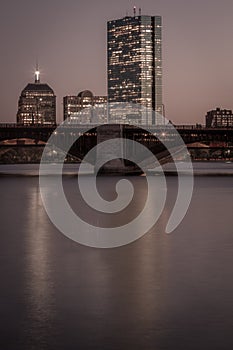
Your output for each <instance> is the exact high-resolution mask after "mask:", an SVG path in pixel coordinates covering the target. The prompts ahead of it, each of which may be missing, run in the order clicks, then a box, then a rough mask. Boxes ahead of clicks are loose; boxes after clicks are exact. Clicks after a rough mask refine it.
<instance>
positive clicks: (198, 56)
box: [0, 0, 233, 123]
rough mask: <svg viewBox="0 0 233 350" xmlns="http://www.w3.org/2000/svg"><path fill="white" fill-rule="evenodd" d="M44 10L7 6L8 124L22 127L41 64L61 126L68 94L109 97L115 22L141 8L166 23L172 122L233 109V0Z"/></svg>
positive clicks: (4, 106)
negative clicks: (23, 104) (110, 30)
mask: <svg viewBox="0 0 233 350" xmlns="http://www.w3.org/2000/svg"><path fill="white" fill-rule="evenodd" d="M54 4H55V3H54ZM67 4H68V6H67ZM43 5H44V6H45V2H43V1H41V3H40V6H39V7H38V8H36V6H35V4H34V3H32V2H31V3H30V2H28V1H24V2H23V3H20V4H17V3H16V4H14V5H13V7H12V4H11V3H6V4H4V6H3V7H4V8H3V11H2V20H1V29H2V30H1V39H2V43H3V52H4V55H3V57H2V64H1V70H2V71H1V77H2V85H1V86H2V89H1V95H0V96H1V97H0V101H1V115H0V121H1V122H5V121H6V122H15V115H16V111H17V101H18V96H19V94H20V91H22V88H23V86H24V85H26V84H27V83H28V81H29V80H31V75H32V72H33V70H34V65H35V62H36V59H38V60H39V64H40V67H41V68H42V77H41V79H42V82H46V83H48V84H49V85H51V86H52V87H53V89H54V92H55V94H56V95H57V99H58V104H57V111H58V115H57V121H58V122H61V121H62V117H63V115H62V97H63V96H66V95H75V94H77V93H78V91H83V90H86V89H88V90H91V91H93V93H94V94H95V95H106V91H107V89H106V81H107V79H106V61H107V57H106V56H107V55H106V36H107V35H106V33H107V21H109V20H112V19H114V18H122V17H124V16H125V15H126V11H128V14H129V15H133V6H134V5H135V6H137V9H138V8H139V7H142V14H145V15H155V16H156V15H161V16H162V18H163V41H164V45H163V61H164V65H163V73H164V80H163V89H164V103H165V107H166V116H167V118H169V119H171V120H173V121H174V122H175V123H195V122H203V120H204V116H205V114H206V111H207V110H211V109H214V108H215V107H216V106H219V107H223V108H229V109H230V108H232V97H231V88H232V81H233V73H232V71H231V65H232V63H231V62H232V58H233V49H232V44H231V37H232V32H233V29H232V25H231V21H230V19H231V13H232V9H233V4H232V3H231V2H230V1H227V0H225V1H221V2H220V1H208V0H207V1H205V3H204V4H202V3H201V2H200V1H196V2H195V3H192V2H191V1H181V0H177V1H176V3H175V4H174V3H172V1H170V0H167V1H166V0H165V1H163V2H162V1H158V2H157V3H156V4H154V3H153V2H152V1H144V2H143V4H141V3H139V2H137V1H135V2H134V3H132V2H131V1H128V2H127V1H118V2H117V4H115V3H112V4H111V5H110V4H109V3H107V2H105V1H99V2H98V3H95V4H93V5H91V6H90V4H88V3H81V2H74V1H71V0H70V1H68V3H66V4H65V3H64V2H61V1H58V2H56V6H55V7H56V8H54V7H53V6H52V4H51V3H50V4H47V3H46V6H47V7H46V12H45V11H44V7H43ZM35 10H36V13H37V16H35ZM42 16H43V26H42V25H41V18H42ZM64 28H65V29H64ZM6 39H7V40H6ZM75 43H77V45H75ZM29 67H30V68H29ZM6 87H7V88H6Z"/></svg>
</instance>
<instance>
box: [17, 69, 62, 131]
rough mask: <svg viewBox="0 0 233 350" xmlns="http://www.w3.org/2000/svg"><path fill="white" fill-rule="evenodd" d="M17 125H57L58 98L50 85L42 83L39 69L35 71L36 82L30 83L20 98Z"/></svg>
mask: <svg viewBox="0 0 233 350" xmlns="http://www.w3.org/2000/svg"><path fill="white" fill-rule="evenodd" d="M17 123H19V124H24V125H27V124H29V125H33V124H45V125H53V124H56V96H55V94H54V92H53V90H52V89H51V87H50V86H49V85H48V84H43V83H41V82H40V72H39V70H38V68H37V69H36V71H35V82H34V83H29V84H28V85H27V86H26V87H25V88H24V89H23V91H22V92H21V95H20V97H19V102H18V112H17Z"/></svg>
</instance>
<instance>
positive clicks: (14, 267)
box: [0, 164, 233, 350]
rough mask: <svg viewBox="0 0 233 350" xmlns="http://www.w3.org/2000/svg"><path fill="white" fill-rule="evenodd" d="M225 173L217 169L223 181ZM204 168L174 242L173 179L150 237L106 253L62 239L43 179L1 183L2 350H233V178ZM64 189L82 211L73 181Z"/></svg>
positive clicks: (141, 190) (108, 184) (141, 182)
mask: <svg viewBox="0 0 233 350" xmlns="http://www.w3.org/2000/svg"><path fill="white" fill-rule="evenodd" d="M226 166H227V165H226V164H222V165H221V164H218V168H219V169H220V170H221V171H222V172H223V169H225V168H224V167H226ZM200 167H201V170H202V171H204V170H205V176H197V177H195V188H194V194H193V199H192V202H191V205H190V208H189V211H188V213H187V215H186V217H185V219H184V220H183V222H182V223H181V225H180V226H179V227H178V228H177V229H176V231H175V232H174V233H173V234H171V235H166V234H165V233H164V232H165V226H166V223H167V220H168V217H169V213H170V211H171V208H172V205H173V203H174V198H175V194H176V187H177V178H176V177H168V178H167V183H168V188H169V193H170V194H169V197H168V201H167V203H166V207H165V209H164V211H163V213H162V216H161V218H160V220H159V221H158V222H157V224H156V225H155V226H154V227H153V229H151V230H150V231H149V232H148V233H147V234H146V235H145V236H144V237H142V238H141V239H140V240H138V241H136V242H134V243H132V244H130V245H128V246H124V247H121V248H117V249H107V250H101V249H94V248H88V247H84V246H81V245H79V244H77V243H75V242H72V241H71V240H69V239H68V238H66V237H65V236H63V235H62V234H61V233H59V232H58V231H57V229H56V228H55V227H54V226H53V225H52V223H51V222H50V220H49V218H48V217H47V214H46V213H45V210H44V208H43V206H42V202H41V199H40V193H39V187H38V177H36V176H34V177H33V176H19V175H13V174H12V176H10V177H9V176H2V177H0V194H1V211H0V230H1V235H0V239H1V248H0V274H1V275H0V278H1V279H0V280H1V288H0V322H1V328H0V329H1V336H0V349H4V350H5V349H12V350H18V349H20V350H21V349H26V350H27V349H36V350H37V349H38V350H41V349H45V350H47V349H51V350H53V349H62V350H63V349H64V350H65V349H68V350H69V349H81V350H82V349H84V350H86V349H100V350H105V349H106V350H112V349H113V350H115V349H129V350H131V349H143V350H144V349H145V350H150V349H151V350H152V349H153V350H159V349H169V350H174V349H185V350H189V349H191V350H192V349H197V350H199V349H201V350H202V349H205V350H209V349H211V350H213V349H219V350H222V349H227V350H228V349H229V350H230V349H232V348H233V172H232V176H208V175H207V174H208V167H209V168H210V169H212V168H213V166H212V164H211V165H208V166H207V165H205V166H202V165H196V168H200ZM230 167H231V168H232V165H230V164H229V167H228V171H227V172H228V173H230V171H229V168H230ZM2 169H3V168H2ZM11 170H12V169H11ZM31 170H32V169H30V171H31ZM0 171H1V169H0ZM4 171H6V168H4ZM21 171H22V169H21ZM211 172H212V175H213V170H211ZM22 173H23V171H22ZM22 173H21V175H22ZM31 175H32V174H31ZM131 180H132V182H133V183H134V185H135V188H136V189H137V193H138V195H136V197H135V201H136V204H135V205H133V206H132V208H131V214H130V215H132V216H133V215H134V210H135V213H137V211H138V208H140V206H141V203H143V200H144V197H145V196H146V186H145V178H143V177H132V178H131ZM114 181H116V180H114V179H112V178H105V177H102V178H100V179H99V186H100V190H102V191H103V193H105V195H108V194H110V197H111V193H114V186H113V182H114ZM64 185H65V188H66V193H67V194H68V195H69V194H70V201H71V202H72V203H73V205H74V206H75V205H77V206H78V204H80V202H79V200H77V198H76V199H75V194H74V191H73V189H74V188H75V186H76V185H77V178H76V177H73V176H67V177H65V178H64ZM76 209H77V210H78V208H76ZM152 209H153V208H152ZM117 220H120V219H119V218H118V217H117ZM122 220H123V221H124V220H125V218H123V219H122Z"/></svg>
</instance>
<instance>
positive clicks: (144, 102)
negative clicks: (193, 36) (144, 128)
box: [108, 11, 163, 124]
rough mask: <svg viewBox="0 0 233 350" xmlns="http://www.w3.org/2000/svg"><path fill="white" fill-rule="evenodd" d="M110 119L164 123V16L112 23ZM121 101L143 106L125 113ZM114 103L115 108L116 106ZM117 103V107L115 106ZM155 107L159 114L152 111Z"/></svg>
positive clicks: (121, 20) (141, 122)
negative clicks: (119, 105) (122, 112)
mask: <svg viewBox="0 0 233 350" xmlns="http://www.w3.org/2000/svg"><path fill="white" fill-rule="evenodd" d="M108 102H109V104H110V111H109V120H111V119H112V121H113V120H115V122H125V123H132V124H160V123H161V120H159V119H160V118H159V114H160V115H161V114H163V102H162V18H161V16H153V17H152V16H142V15H141V14H140V13H139V15H138V16H137V15H136V12H135V11H134V16H133V17H130V16H126V17H124V18H122V19H117V20H112V21H109V22H108ZM119 102H121V103H122V102H125V103H128V102H133V103H137V104H139V105H140V106H141V111H140V108H138V109H137V110H135V109H132V110H131V111H128V113H127V115H121V111H120V112H119V110H118V111H117V104H118V103H119ZM112 106H113V107H112ZM114 106H116V107H114ZM151 110H153V111H155V112H157V113H158V115H157V113H151Z"/></svg>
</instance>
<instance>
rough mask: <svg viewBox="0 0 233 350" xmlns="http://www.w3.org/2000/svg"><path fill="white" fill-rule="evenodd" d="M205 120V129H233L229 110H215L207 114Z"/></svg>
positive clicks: (232, 115)
mask: <svg viewBox="0 0 233 350" xmlns="http://www.w3.org/2000/svg"><path fill="white" fill-rule="evenodd" d="M205 118H206V127H207V128H227V127H233V114H232V111H231V110H230V109H220V108H216V109H215V110H212V111H209V112H207V114H206V117H205Z"/></svg>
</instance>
